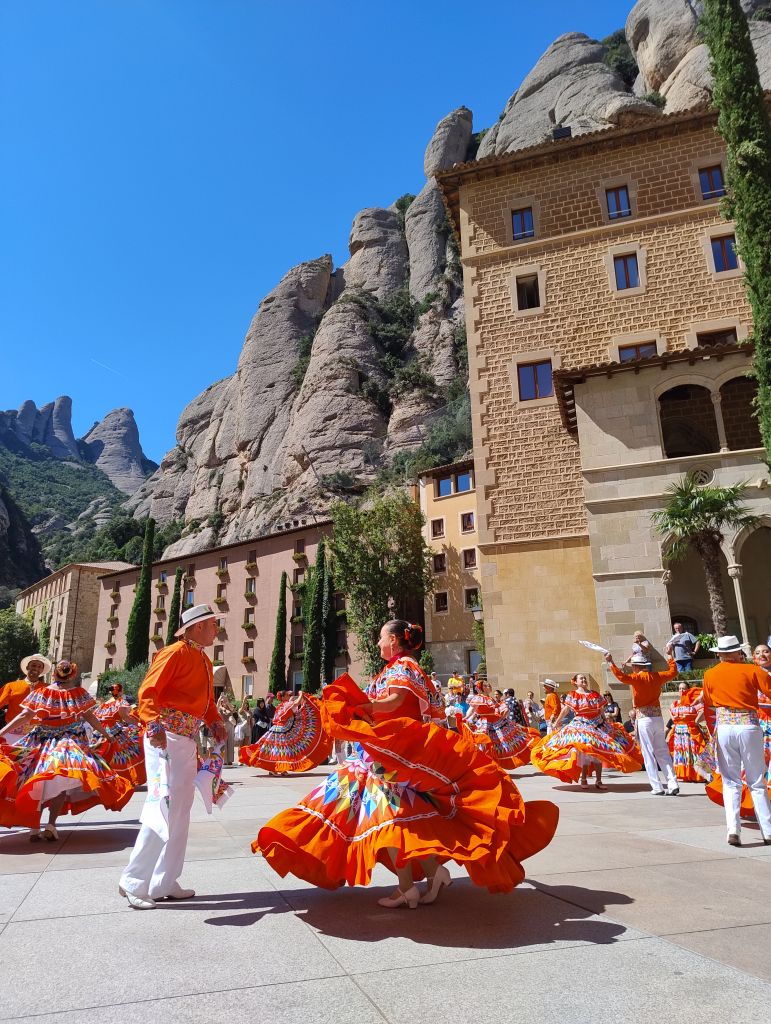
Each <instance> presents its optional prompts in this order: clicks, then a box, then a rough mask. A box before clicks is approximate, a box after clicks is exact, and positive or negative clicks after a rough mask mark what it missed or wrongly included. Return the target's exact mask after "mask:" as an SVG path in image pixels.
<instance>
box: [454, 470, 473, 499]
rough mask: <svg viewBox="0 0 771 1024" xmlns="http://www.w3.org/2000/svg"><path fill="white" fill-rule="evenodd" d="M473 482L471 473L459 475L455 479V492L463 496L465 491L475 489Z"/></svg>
mask: <svg viewBox="0 0 771 1024" xmlns="http://www.w3.org/2000/svg"><path fill="white" fill-rule="evenodd" d="M473 486H474V484H473V482H472V480H471V473H470V472H467V473H458V474H457V475H456V477H455V490H456V492H457V493H458V494H462V493H463V492H464V491H470V490H472V489H473Z"/></svg>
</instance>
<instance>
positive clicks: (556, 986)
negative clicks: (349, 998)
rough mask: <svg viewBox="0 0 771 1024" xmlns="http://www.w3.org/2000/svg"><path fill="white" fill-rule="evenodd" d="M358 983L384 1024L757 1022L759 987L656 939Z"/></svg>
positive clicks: (764, 1009) (400, 972) (764, 996)
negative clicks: (389, 1023)
mask: <svg viewBox="0 0 771 1024" xmlns="http://www.w3.org/2000/svg"><path fill="white" fill-rule="evenodd" d="M382 966H383V968H384V970H382V971H379V972H375V973H371V974H357V975H355V976H354V977H355V980H356V982H357V983H358V985H359V986H360V987H361V988H362V990H363V991H364V992H366V993H368V995H369V996H370V998H371V999H372V1000H373V1002H374V1003H375V1004H376V1005H377V1006H378V1007H379V1008H380V1009H381V1010H382V1011H383V1013H384V1014H385V1015H386V1017H388V1019H389V1020H390V1021H395V1022H396V1021H398V1022H400V1024H401V1022H407V1021H419V1022H420V1024H447V1021H448V1019H450V1020H456V1021H462V1022H463V1024H500V1022H501V1021H508V1020H516V1019H517V1018H518V1017H520V1016H522V1017H524V1018H525V1019H526V1020H527V1021H528V1024H573V1022H576V1024H584V1022H589V1021H605V1022H612V1024H654V1022H659V1021H666V1024H693V1022H694V1021H698V1020H715V1021H721V1020H726V1021H737V1022H738V1021H741V1022H742V1024H744V1022H749V1021H753V1020H757V1021H760V1020H764V1019H766V1017H767V1014H768V995H769V989H768V986H767V985H766V984H764V983H763V982H762V981H760V980H757V979H755V978H750V977H748V976H747V975H746V974H739V973H738V972H736V971H734V970H733V969H732V968H730V967H725V966H723V965H721V964H717V963H715V962H713V961H711V960H707V959H705V958H704V957H700V956H697V955H696V954H694V953H691V952H689V951H687V950H684V949H680V948H678V947H676V946H673V945H671V944H670V943H668V942H664V941H662V940H660V939H655V938H649V939H640V940H639V941H637V942H619V943H616V944H615V945H604V946H599V947H596V946H591V947H587V946H577V947H573V948H571V949H561V950H559V951H558V952H555V951H546V952H534V953H530V954H529V955H527V956H510V957H496V958H494V959H491V960H474V961H472V962H469V963H458V964H453V965H452V968H451V969H442V970H440V971H437V967H436V966H435V965H433V966H430V967H418V968H414V969H409V968H404V967H400V968H399V969H397V970H395V971H390V970H388V964H387V962H385V961H384V963H383V965H382Z"/></svg>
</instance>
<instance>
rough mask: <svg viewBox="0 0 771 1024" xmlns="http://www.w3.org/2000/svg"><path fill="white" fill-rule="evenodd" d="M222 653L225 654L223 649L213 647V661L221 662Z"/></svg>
mask: <svg viewBox="0 0 771 1024" xmlns="http://www.w3.org/2000/svg"><path fill="white" fill-rule="evenodd" d="M224 653H225V648H224V647H222V646H219V647H215V648H214V658H213V660H214V661H222V658H223V655H224Z"/></svg>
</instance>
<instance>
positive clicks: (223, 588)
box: [217, 583, 228, 599]
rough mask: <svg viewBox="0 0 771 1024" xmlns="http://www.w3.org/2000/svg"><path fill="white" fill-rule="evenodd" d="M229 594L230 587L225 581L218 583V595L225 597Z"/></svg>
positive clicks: (221, 597)
mask: <svg viewBox="0 0 771 1024" xmlns="http://www.w3.org/2000/svg"><path fill="white" fill-rule="evenodd" d="M227 596H228V588H227V586H226V585H225V584H224V583H218V584H217V597H218V598H220V599H224V598H226V597H227Z"/></svg>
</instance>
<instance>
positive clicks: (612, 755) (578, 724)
mask: <svg viewBox="0 0 771 1024" xmlns="http://www.w3.org/2000/svg"><path fill="white" fill-rule="evenodd" d="M530 760H531V761H532V762H533V764H534V765H535V767H536V768H538V769H539V771H542V772H543V773H544V774H545V775H553V776H555V778H558V779H561V780H562V781H563V782H578V780H579V778H580V776H581V768H582V767H583V766H584V765H589V764H593V763H594V764H601V765H603V766H604V767H605V768H614V769H615V770H616V771H619V772H637V771H639V770H640V769H641V768H642V766H643V760H642V754H641V753H640V748H639V747H638V746H637V744H636V743H635V741H634V737H632V736H630V735H629V733H627V732H626V731H625V730H624V729H623V728H622V727H621V726H619V725H615V724H613V723H610V722H601V721H597V720H591V719H585V718H581V717H580V716H578V715H577V716H576V717H575V718H574V719H573V720H572V722H568V724H567V725H563V726H562V728H561V729H558V730H557V731H556V732H553V733H552V734H551V735H550V736H545V737H544V738H543V739H542V740H541V741H540V742H539V743H537V744H536V745H535V747H533V749H532V751H531V753H530Z"/></svg>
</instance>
